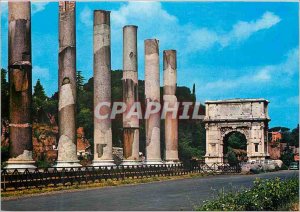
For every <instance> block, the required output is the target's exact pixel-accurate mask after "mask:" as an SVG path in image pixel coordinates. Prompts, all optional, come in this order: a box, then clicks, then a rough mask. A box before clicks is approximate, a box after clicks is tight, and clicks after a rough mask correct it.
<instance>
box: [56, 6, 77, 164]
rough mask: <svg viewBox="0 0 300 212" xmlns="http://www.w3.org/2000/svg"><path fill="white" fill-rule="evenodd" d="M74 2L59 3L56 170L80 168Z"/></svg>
mask: <svg viewBox="0 0 300 212" xmlns="http://www.w3.org/2000/svg"><path fill="white" fill-rule="evenodd" d="M75 26H76V21H75V2H74V1H65V2H64V1H61V2H59V56H58V63H59V77H58V91H59V102H58V126H59V141H58V157H57V164H56V165H55V166H56V167H78V166H81V165H80V164H79V163H78V162H79V160H78V158H77V148H76V116H75V113H76V109H75V108H76V27H75Z"/></svg>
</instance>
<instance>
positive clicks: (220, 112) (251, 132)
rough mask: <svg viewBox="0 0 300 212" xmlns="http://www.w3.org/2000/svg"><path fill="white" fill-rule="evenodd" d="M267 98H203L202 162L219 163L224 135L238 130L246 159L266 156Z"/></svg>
mask: <svg viewBox="0 0 300 212" xmlns="http://www.w3.org/2000/svg"><path fill="white" fill-rule="evenodd" d="M268 103H269V102H268V101H267V100H265V99H232V100H218V101H206V102H205V109H206V111H205V114H206V115H205V118H204V122H205V129H206V155H205V163H207V164H213V163H223V145H224V143H223V142H224V140H225V139H224V138H225V136H226V135H228V134H229V133H232V132H240V133H242V134H243V135H245V137H246V139H247V157H248V160H249V161H254V160H255V161H257V160H258V161H261V160H264V159H265V157H266V156H267V152H268V151H267V140H268V139H267V135H268V134H267V132H268V122H269V121H270V118H269V116H268Z"/></svg>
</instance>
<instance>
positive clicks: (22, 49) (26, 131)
mask: <svg viewBox="0 0 300 212" xmlns="http://www.w3.org/2000/svg"><path fill="white" fill-rule="evenodd" d="M8 28H9V29H8V64H9V66H8V69H9V87H10V96H9V104H10V106H9V107H10V109H9V119H10V124H9V127H10V136H9V137H10V138H9V139H10V159H9V160H8V162H7V163H8V165H7V168H12V169H13V168H35V166H34V163H35V162H34V161H33V159H32V118H31V104H32V103H31V99H32V88H31V85H32V79H31V78H32V73H31V70H32V64H31V11H30V2H29V1H26V2H25V1H24V2H8Z"/></svg>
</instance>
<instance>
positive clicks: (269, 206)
mask: <svg viewBox="0 0 300 212" xmlns="http://www.w3.org/2000/svg"><path fill="white" fill-rule="evenodd" d="M298 189H299V179H298V178H296V177H295V178H292V179H288V180H285V181H281V180H280V178H275V179H266V180H262V179H256V180H255V181H254V186H253V187H252V188H250V189H246V190H243V191H241V192H229V193H225V192H224V191H223V192H221V193H220V194H219V197H218V199H216V200H212V201H206V202H205V203H204V205H202V206H201V207H200V208H197V210H203V211H212V210H219V211H221V210H222V211H223V210H225V211H227V210H230V211H249V210H250V211H257V210H278V209H279V208H281V207H283V206H284V205H287V204H289V203H291V202H292V201H294V200H295V198H296V197H298V195H299V190H298Z"/></svg>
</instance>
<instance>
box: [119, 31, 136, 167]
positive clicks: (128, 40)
mask: <svg viewBox="0 0 300 212" xmlns="http://www.w3.org/2000/svg"><path fill="white" fill-rule="evenodd" d="M137 56H138V55H137V26H125V27H124V28H123V80H122V81H123V101H124V103H125V104H126V111H125V112H124V113H123V152H124V154H123V155H124V161H123V165H138V164H139V117H138V116H130V114H129V116H127V115H128V113H129V111H130V109H131V107H134V103H135V102H137V101H138V72H137Z"/></svg>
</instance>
